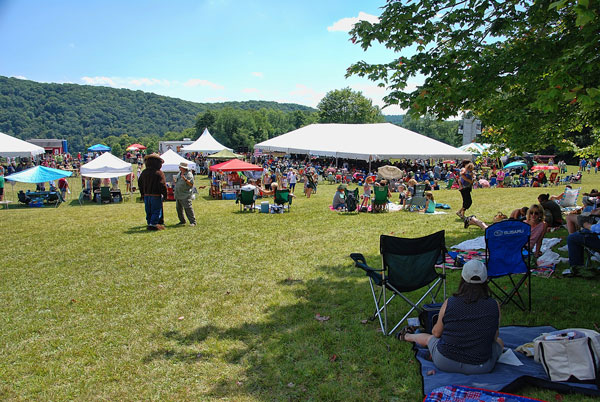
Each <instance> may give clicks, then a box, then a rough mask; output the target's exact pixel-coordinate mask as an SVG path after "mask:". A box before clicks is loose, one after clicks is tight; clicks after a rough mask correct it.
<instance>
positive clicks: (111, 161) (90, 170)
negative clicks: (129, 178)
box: [79, 152, 132, 179]
mask: <svg viewBox="0 0 600 402" xmlns="http://www.w3.org/2000/svg"><path fill="white" fill-rule="evenodd" d="M79 171H80V173H81V175H82V176H85V177H94V178H99V179H110V178H112V177H119V176H125V175H128V174H129V173H131V172H132V169H131V163H129V162H125V161H124V160H121V159H119V158H117V157H116V156H114V155H113V154H111V153H110V152H105V153H103V154H102V155H100V156H98V157H97V158H96V159H94V160H93V161H91V162H88V163H86V164H85V165H81V168H80V169H79Z"/></svg>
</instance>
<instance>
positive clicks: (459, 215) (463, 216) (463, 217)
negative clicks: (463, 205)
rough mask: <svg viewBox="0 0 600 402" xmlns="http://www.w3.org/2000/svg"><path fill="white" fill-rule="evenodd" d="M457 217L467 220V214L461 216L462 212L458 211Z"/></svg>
mask: <svg viewBox="0 0 600 402" xmlns="http://www.w3.org/2000/svg"><path fill="white" fill-rule="evenodd" d="M456 216H458V217H459V218H460V219H465V214H461V213H460V211H456Z"/></svg>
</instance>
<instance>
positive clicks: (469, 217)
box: [464, 215, 475, 229]
mask: <svg viewBox="0 0 600 402" xmlns="http://www.w3.org/2000/svg"><path fill="white" fill-rule="evenodd" d="M473 217H475V215H469V216H467V217H465V218H464V219H465V225H464V226H465V229H466V228H468V227H469V225H470V224H471V218H473Z"/></svg>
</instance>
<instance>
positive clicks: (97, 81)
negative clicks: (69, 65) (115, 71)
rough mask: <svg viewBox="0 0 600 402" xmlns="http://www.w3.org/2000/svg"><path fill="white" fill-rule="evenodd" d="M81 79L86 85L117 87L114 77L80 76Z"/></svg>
mask: <svg viewBox="0 0 600 402" xmlns="http://www.w3.org/2000/svg"><path fill="white" fill-rule="evenodd" d="M81 80H82V81H83V82H85V83H86V84H88V85H105V86H109V87H114V88H118V87H119V85H117V84H116V83H115V81H114V79H112V78H109V77H81Z"/></svg>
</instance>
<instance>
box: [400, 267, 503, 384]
mask: <svg viewBox="0 0 600 402" xmlns="http://www.w3.org/2000/svg"><path fill="white" fill-rule="evenodd" d="M486 281H487V269H486V267H485V264H484V263H482V262H481V261H479V260H470V261H469V262H467V263H466V264H465V265H464V266H463V269H462V273H461V280H460V285H459V286H458V291H457V292H456V293H455V294H454V295H453V296H452V297H450V298H448V299H447V300H446V301H445V302H444V304H442V307H441V309H440V314H439V316H438V320H437V322H436V323H435V325H434V327H433V330H432V331H431V332H432V333H431V334H427V333H420V334H415V333H410V332H411V327H405V328H403V329H402V330H401V331H400V332H399V334H398V338H399V339H401V340H404V341H408V342H414V343H416V344H417V345H419V346H423V347H425V346H426V347H427V348H428V349H429V352H430V353H431V358H432V361H433V364H435V366H436V367H437V368H438V369H440V370H443V371H446V372H450V373H462V374H482V373H489V372H491V371H492V370H493V369H494V366H495V365H496V361H497V360H498V358H499V357H500V355H501V354H502V350H503V348H504V343H503V342H502V339H500V338H499V337H498V334H499V328H500V304H499V303H498V302H497V301H496V300H494V299H493V298H492V297H491V293H490V289H489V287H488V285H487V283H486Z"/></svg>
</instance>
